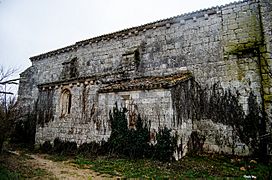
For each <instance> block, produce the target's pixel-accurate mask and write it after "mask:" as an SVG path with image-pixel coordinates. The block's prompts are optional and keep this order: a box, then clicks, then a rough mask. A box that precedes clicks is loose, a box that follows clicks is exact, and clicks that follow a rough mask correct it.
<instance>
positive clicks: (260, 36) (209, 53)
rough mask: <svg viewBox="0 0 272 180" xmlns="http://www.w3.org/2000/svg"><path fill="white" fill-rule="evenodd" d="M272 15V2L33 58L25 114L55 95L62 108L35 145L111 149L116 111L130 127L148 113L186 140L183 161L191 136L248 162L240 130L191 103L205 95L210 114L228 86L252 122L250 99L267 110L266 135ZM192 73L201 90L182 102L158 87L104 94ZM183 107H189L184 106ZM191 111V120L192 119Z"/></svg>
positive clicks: (24, 84) (249, 3)
mask: <svg viewBox="0 0 272 180" xmlns="http://www.w3.org/2000/svg"><path fill="white" fill-rule="evenodd" d="M270 10H271V2H270V1H269V0H262V1H261V3H260V2H259V1H257V0H246V1H242V2H238V3H232V4H229V5H226V6H221V7H214V8H210V9H206V10H201V11H197V12H193V13H189V14H184V15H181V16H177V17H173V18H169V19H166V20H161V21H158V22H154V23H150V24H146V25H143V26H139V27H134V28H130V29H126V30H123V31H120V32H116V33H112V34H108V35H103V36H100V37H96V38H92V39H88V40H84V41H80V42H77V43H75V44H74V45H71V46H68V47H64V48H62V49H58V50H55V51H52V52H49V53H45V54H41V55H39V56H35V57H32V58H31V61H32V67H31V68H30V69H29V70H27V71H26V72H24V73H23V74H22V77H24V76H27V77H28V78H27V80H26V81H21V85H20V90H19V98H20V99H21V102H22V104H24V105H26V104H27V105H30V106H31V109H34V108H33V107H34V104H35V103H34V102H35V101H36V100H38V94H39V92H41V91H48V90H52V89H54V91H53V95H52V98H51V100H52V103H53V106H54V107H53V108H52V109H50V110H53V120H50V121H49V122H47V121H46V123H44V124H42V125H41V124H38V125H37V132H36V142H37V143H41V142H43V141H45V140H50V141H53V140H54V138H56V137H59V138H61V139H63V140H67V141H68V140H69V141H76V142H77V143H78V144H81V143H83V142H90V141H93V140H97V141H99V140H102V139H107V138H108V137H109V134H110V125H109V122H108V119H109V111H110V110H111V109H112V107H113V105H114V104H115V102H117V103H118V104H119V106H120V105H121V104H122V105H123V106H126V107H127V108H128V109H129V108H131V109H130V110H131V111H130V113H132V115H131V114H128V116H129V118H130V120H131V118H132V120H133V115H134V114H133V113H140V114H141V115H142V116H144V117H146V118H147V119H148V120H150V122H151V126H152V128H153V129H157V128H158V127H160V126H164V125H167V126H168V127H171V128H172V129H173V130H175V131H177V132H178V134H179V136H180V137H179V141H180V142H182V146H183V149H185V150H184V152H186V147H188V142H189V139H190V134H191V133H192V132H197V133H198V134H200V135H202V136H205V137H206V138H205V142H204V149H206V150H209V151H210V150H211V151H219V152H220V151H223V152H229V153H231V152H232V151H233V150H234V149H235V152H237V153H248V150H245V149H246V148H247V147H245V144H243V143H241V142H242V140H241V139H240V138H239V137H238V138H236V137H235V138H234V135H233V131H234V130H235V129H234V127H236V126H235V125H233V124H231V123H226V122H224V120H222V122H221V121H220V120H218V119H220V118H218V117H216V118H213V117H207V116H208V115H207V114H208V113H202V112H200V111H199V110H196V109H201V108H199V107H198V106H199V105H197V104H194V106H192V104H193V103H192V104H190V103H188V104H187V103H186V102H190V101H194V103H196V102H201V101H196V99H195V97H199V98H200V97H202V95H198V93H202V94H203V93H204V92H205V93H206V97H205V98H204V99H203V101H202V102H206V101H207V102H208V101H209V103H210V105H207V107H211V106H212V102H210V100H209V99H210V97H212V95H211V94H212V91H211V89H212V87H215V85H216V84H219V85H220V88H222V91H229V92H231V93H232V94H235V98H237V99H238V101H239V107H240V106H241V109H242V110H243V112H244V115H247V114H250V108H249V96H250V93H253V94H254V97H256V101H257V102H258V107H256V108H257V109H258V108H264V109H265V110H266V112H267V114H268V115H267V116H268V117H267V118H268V119H267V129H269V128H270V124H269V123H268V122H271V112H269V111H270V110H271V98H270V96H271V91H272V90H271V83H270V81H271V76H269V73H267V72H265V69H266V68H267V67H271V47H272V45H271V38H272V35H271V11H270ZM266 14H268V15H266ZM34 69H35V71H34ZM185 70H187V71H189V72H191V75H192V76H193V77H194V79H193V80H194V83H191V81H188V82H182V83H183V84H186V83H187V85H188V83H189V84H190V83H191V84H197V87H198V89H199V90H197V91H196V89H195V88H193V89H191V90H194V91H192V92H193V93H189V91H188V92H185V91H184V92H183V91H182V90H180V91H182V92H180V91H179V92H180V93H179V92H176V91H175V93H174V91H173V87H168V88H162V87H157V88H155V89H154V88H153V89H151V90H143V89H138V90H137V89H134V90H129V89H127V90H125V91H117V92H100V89H101V88H103V87H105V86H107V85H111V84H115V83H117V82H119V81H129V80H132V79H137V78H143V77H151V76H152V77H158V76H168V75H170V74H180V73H183V72H184V71H185ZM30 71H31V73H30V74H29V73H28V72H30ZM26 74H29V75H26ZM267 79H269V80H267ZM30 80H31V81H30ZM186 87H187V86H186ZM188 87H189V86H188ZM188 87H187V89H190V88H188ZM195 87H196V86H195ZM65 89H66V90H69V92H71V109H70V111H71V113H69V114H66V115H65V116H63V115H62V106H63V103H62V100H61V99H62V93H63V91H64V90H65ZM174 89H175V88H174ZM205 89H206V91H204V90H205ZM200 90H201V91H200ZM173 93H174V94H173ZM205 93H204V94H205ZM189 94H191V96H190V97H189ZM174 95H175V96H174ZM175 97H178V98H180V99H184V100H186V101H185V102H183V103H181V102H178V101H175ZM216 97H217V96H216ZM231 97H234V96H231ZM173 98H174V99H173ZM202 98H203V97H202ZM51 100H50V101H51ZM204 100H205V101H204ZM67 102H68V100H67ZM176 102H178V106H177V104H176ZM187 106H188V107H187ZM192 107H197V108H195V109H192ZM222 107H223V105H222ZM214 108H216V107H214ZM184 109H187V110H186V112H189V113H190V115H188V116H186V117H184V116H183V115H184V114H185V113H184V112H185V111H184ZM210 110H211V109H210ZM182 111H183V112H182ZM43 113H45V115H46V113H47V112H43ZM180 113H181V114H182V113H183V115H181V114H180ZM218 113H222V112H218ZM191 114H203V115H198V116H191ZM211 114H212V113H211ZM45 117H46V116H45ZM181 117H182V118H181ZM195 117H197V118H195ZM198 117H201V118H198ZM228 118H229V117H228ZM177 122H180V123H177ZM131 125H133V122H132V124H131ZM237 126H238V125H237ZM236 135H237V134H235V136H236ZM240 146H241V147H243V148H245V149H244V151H243V148H242V149H241V148H239V147H240Z"/></svg>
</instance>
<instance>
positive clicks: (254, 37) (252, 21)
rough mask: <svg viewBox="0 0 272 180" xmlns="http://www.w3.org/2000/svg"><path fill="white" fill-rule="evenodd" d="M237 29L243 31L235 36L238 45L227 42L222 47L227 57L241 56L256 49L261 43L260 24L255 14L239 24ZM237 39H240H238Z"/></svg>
mask: <svg viewBox="0 0 272 180" xmlns="http://www.w3.org/2000/svg"><path fill="white" fill-rule="evenodd" d="M241 21H242V20H241ZM239 28H240V29H242V30H243V31H242V32H241V33H238V34H236V36H237V40H238V43H235V42H233V41H228V42H227V43H226V45H225V47H224V50H225V53H226V54H228V55H231V54H238V55H240V54H243V53H244V52H247V51H250V50H252V49H256V48H258V47H259V46H260V45H261V44H262V42H263V33H262V30H261V23H260V22H259V19H258V16H256V15H255V14H252V15H251V16H249V17H248V18H246V19H245V20H244V21H243V23H240V24H239ZM239 37H242V38H241V39H240V38H239Z"/></svg>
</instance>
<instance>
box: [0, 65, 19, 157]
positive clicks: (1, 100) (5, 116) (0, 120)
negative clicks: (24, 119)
mask: <svg viewBox="0 0 272 180" xmlns="http://www.w3.org/2000/svg"><path fill="white" fill-rule="evenodd" d="M16 72H17V69H14V68H8V69H7V70H5V68H4V67H3V66H2V65H0V132H1V133H0V153H1V152H2V149H3V143H4V141H5V140H6V138H7V137H8V136H9V135H10V132H11V130H12V127H13V124H14V121H15V118H16V116H17V109H16V104H17V103H16V97H15V96H14V95H13V93H12V92H9V91H7V87H8V89H9V86H10V84H16V82H15V81H16V80H18V79H10V78H11V77H12V76H13V75H14V74H15V73H16Z"/></svg>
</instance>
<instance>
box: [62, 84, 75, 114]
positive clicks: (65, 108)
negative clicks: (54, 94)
mask: <svg viewBox="0 0 272 180" xmlns="http://www.w3.org/2000/svg"><path fill="white" fill-rule="evenodd" d="M71 106H72V94H71V92H70V91H69V90H68V89H65V90H64V91H63V92H62V94H61V117H64V116H65V115H68V114H70V113H71Z"/></svg>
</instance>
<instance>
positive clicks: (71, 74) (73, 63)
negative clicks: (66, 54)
mask: <svg viewBox="0 0 272 180" xmlns="http://www.w3.org/2000/svg"><path fill="white" fill-rule="evenodd" d="M62 65H63V70H62V73H61V76H62V79H69V78H75V77H77V76H78V63H77V57H75V58H73V59H72V60H69V61H66V62H63V63H62Z"/></svg>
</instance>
